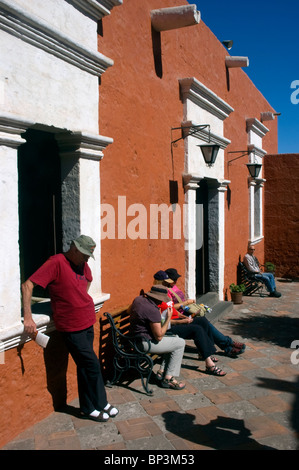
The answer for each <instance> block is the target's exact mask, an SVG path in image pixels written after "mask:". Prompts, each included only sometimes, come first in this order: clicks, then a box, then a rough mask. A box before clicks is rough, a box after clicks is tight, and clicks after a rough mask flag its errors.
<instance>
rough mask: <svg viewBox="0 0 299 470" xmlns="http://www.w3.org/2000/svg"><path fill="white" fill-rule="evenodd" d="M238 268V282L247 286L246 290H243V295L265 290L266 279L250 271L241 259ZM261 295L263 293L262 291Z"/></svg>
mask: <svg viewBox="0 0 299 470" xmlns="http://www.w3.org/2000/svg"><path fill="white" fill-rule="evenodd" d="M238 270H239V273H238V274H239V281H238V283H239V284H244V286H245V291H244V292H243V295H252V294H254V293H256V292H259V291H261V290H263V287H264V285H265V283H264V281H263V280H262V279H256V278H255V275H254V273H251V272H250V271H248V269H247V268H246V266H245V265H244V263H242V262H241V261H239V265H238ZM260 295H262V294H261V292H260Z"/></svg>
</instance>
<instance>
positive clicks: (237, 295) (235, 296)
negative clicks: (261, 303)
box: [230, 292, 243, 304]
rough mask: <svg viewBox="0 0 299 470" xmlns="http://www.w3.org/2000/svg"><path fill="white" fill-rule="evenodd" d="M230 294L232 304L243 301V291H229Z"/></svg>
mask: <svg viewBox="0 0 299 470" xmlns="http://www.w3.org/2000/svg"><path fill="white" fill-rule="evenodd" d="M230 295H231V298H232V302H233V303H234V304H242V303H243V292H231V293H230Z"/></svg>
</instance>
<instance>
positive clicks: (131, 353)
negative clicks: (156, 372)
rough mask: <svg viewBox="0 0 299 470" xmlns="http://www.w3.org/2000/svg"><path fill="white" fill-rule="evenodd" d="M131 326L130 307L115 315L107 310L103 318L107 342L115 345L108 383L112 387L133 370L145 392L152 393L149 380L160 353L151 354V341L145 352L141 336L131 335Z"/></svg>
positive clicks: (102, 324) (102, 322) (102, 325)
mask: <svg viewBox="0 0 299 470" xmlns="http://www.w3.org/2000/svg"><path fill="white" fill-rule="evenodd" d="M105 319H106V322H105ZM107 322H108V325H109V327H110V328H109V334H108V332H107V331H108V329H107ZM129 326H130V314H129V308H126V309H122V310H121V311H119V312H116V313H114V314H113V315H112V314H111V313H109V312H105V313H104V318H102V319H101V329H102V330H103V329H104V331H105V332H106V335H104V336H106V343H108V342H109V341H110V346H111V343H112V345H113V351H112V355H113V361H112V364H113V374H112V377H110V378H109V380H107V382H106V385H107V386H108V387H111V386H113V385H114V384H116V383H117V382H121V379H123V378H124V377H123V376H124V374H126V376H127V377H128V375H129V370H131V371H133V372H137V373H138V374H139V376H140V378H141V383H142V386H143V389H144V391H145V393H146V394H147V395H152V394H153V391H152V390H150V389H149V381H150V378H151V376H152V372H153V366H154V363H155V361H156V360H157V359H158V358H159V355H158V354H150V342H149V341H148V351H146V352H144V351H143V348H142V346H141V341H142V338H141V337H140V336H129ZM110 350H111V349H110ZM108 354H109V353H108ZM106 355H107V349H106ZM110 359H111V357H110Z"/></svg>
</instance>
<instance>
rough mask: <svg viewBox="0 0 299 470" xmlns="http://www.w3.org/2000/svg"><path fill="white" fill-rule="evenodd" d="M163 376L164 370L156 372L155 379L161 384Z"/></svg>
mask: <svg viewBox="0 0 299 470" xmlns="http://www.w3.org/2000/svg"><path fill="white" fill-rule="evenodd" d="M163 376H164V370H158V371H157V372H156V379H157V380H158V381H159V382H161V380H163Z"/></svg>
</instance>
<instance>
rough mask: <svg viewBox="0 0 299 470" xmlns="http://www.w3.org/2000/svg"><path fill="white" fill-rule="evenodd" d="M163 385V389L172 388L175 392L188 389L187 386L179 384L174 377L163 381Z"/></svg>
mask: <svg viewBox="0 0 299 470" xmlns="http://www.w3.org/2000/svg"><path fill="white" fill-rule="evenodd" d="M161 385H162V387H163V388H171V389H173V390H183V388H185V387H186V384H184V383H183V382H178V381H177V380H176V379H175V378H174V377H171V378H170V379H164V380H162V383H161Z"/></svg>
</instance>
